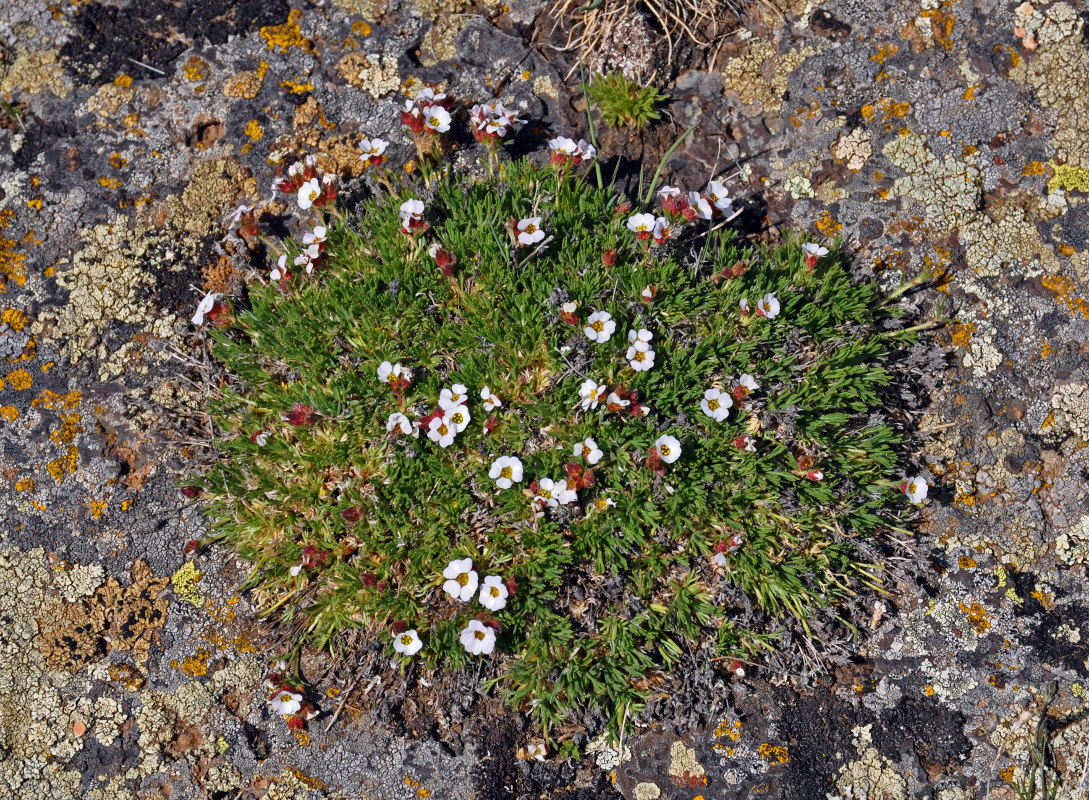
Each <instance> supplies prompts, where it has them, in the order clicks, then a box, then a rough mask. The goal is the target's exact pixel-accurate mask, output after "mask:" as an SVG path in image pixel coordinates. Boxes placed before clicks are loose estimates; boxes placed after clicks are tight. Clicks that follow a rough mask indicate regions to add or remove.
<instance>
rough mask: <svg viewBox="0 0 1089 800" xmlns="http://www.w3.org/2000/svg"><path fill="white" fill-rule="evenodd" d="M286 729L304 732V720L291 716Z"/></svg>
mask: <svg viewBox="0 0 1089 800" xmlns="http://www.w3.org/2000/svg"><path fill="white" fill-rule="evenodd" d="M287 727H288V728H290V729H291V730H293V731H305V730H306V720H305V719H303V718H302V717H298V716H293V717H290V718H289V719H288V720H287Z"/></svg>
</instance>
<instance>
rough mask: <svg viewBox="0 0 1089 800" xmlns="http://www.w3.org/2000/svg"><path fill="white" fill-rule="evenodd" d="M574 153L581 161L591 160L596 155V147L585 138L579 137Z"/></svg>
mask: <svg viewBox="0 0 1089 800" xmlns="http://www.w3.org/2000/svg"><path fill="white" fill-rule="evenodd" d="M575 155H576V156H578V157H579V158H581V159H582V160H583V161H593V160H594V158H596V157H597V148H596V147H594V146H593V145H592V144H590V143H589V142H588V141H586V140H585V139H579V143H578V144H577V145H576V146H575Z"/></svg>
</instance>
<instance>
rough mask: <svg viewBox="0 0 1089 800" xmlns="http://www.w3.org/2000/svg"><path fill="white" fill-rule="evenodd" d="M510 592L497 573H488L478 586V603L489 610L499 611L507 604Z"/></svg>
mask: <svg viewBox="0 0 1089 800" xmlns="http://www.w3.org/2000/svg"><path fill="white" fill-rule="evenodd" d="M509 594H510V592H508V591H507V587H506V586H504V585H503V579H502V578H500V577H499V576H498V575H489V576H488V577H486V578H485V579H484V583H483V584H482V585H481V587H480V598H479V599H480V605H482V606H484V608H486V609H488V610H489V611H499V610H500V609H502V608H503V607H504V606H505V605H506V604H507V596H508V595H509Z"/></svg>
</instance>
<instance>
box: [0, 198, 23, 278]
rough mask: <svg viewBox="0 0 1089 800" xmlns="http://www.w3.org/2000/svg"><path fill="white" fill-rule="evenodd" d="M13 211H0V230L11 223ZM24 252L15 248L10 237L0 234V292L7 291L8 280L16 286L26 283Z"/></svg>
mask: <svg viewBox="0 0 1089 800" xmlns="http://www.w3.org/2000/svg"><path fill="white" fill-rule="evenodd" d="M14 213H15V212H14V211H12V210H11V209H10V208H9V209H4V210H3V211H0V231H3V230H4V228H6V227H8V225H10V224H11V220H12V217H13V216H14ZM25 261H26V253H23V252H21V251H20V250H19V249H17V245H16V243H15V242H14V241H12V240H11V239H7V238H5V237H4V236H3V235H0V294H3V293H5V292H7V290H8V285H7V284H8V281H12V282H13V283H14V284H15V285H16V286H25V285H26V263H25Z"/></svg>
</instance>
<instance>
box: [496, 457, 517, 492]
mask: <svg viewBox="0 0 1089 800" xmlns="http://www.w3.org/2000/svg"><path fill="white" fill-rule="evenodd" d="M488 477H489V478H491V479H492V480H493V481H495V485H496V486H498V487H499V488H500V489H509V488H510V487H511V486H513V485H514V484H516V483H521V482H522V460H521V459H520V458H518V457H517V456H500V457H499V458H497V459H496V460H495V461H493V462H492V466H491V469H489V470H488Z"/></svg>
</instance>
